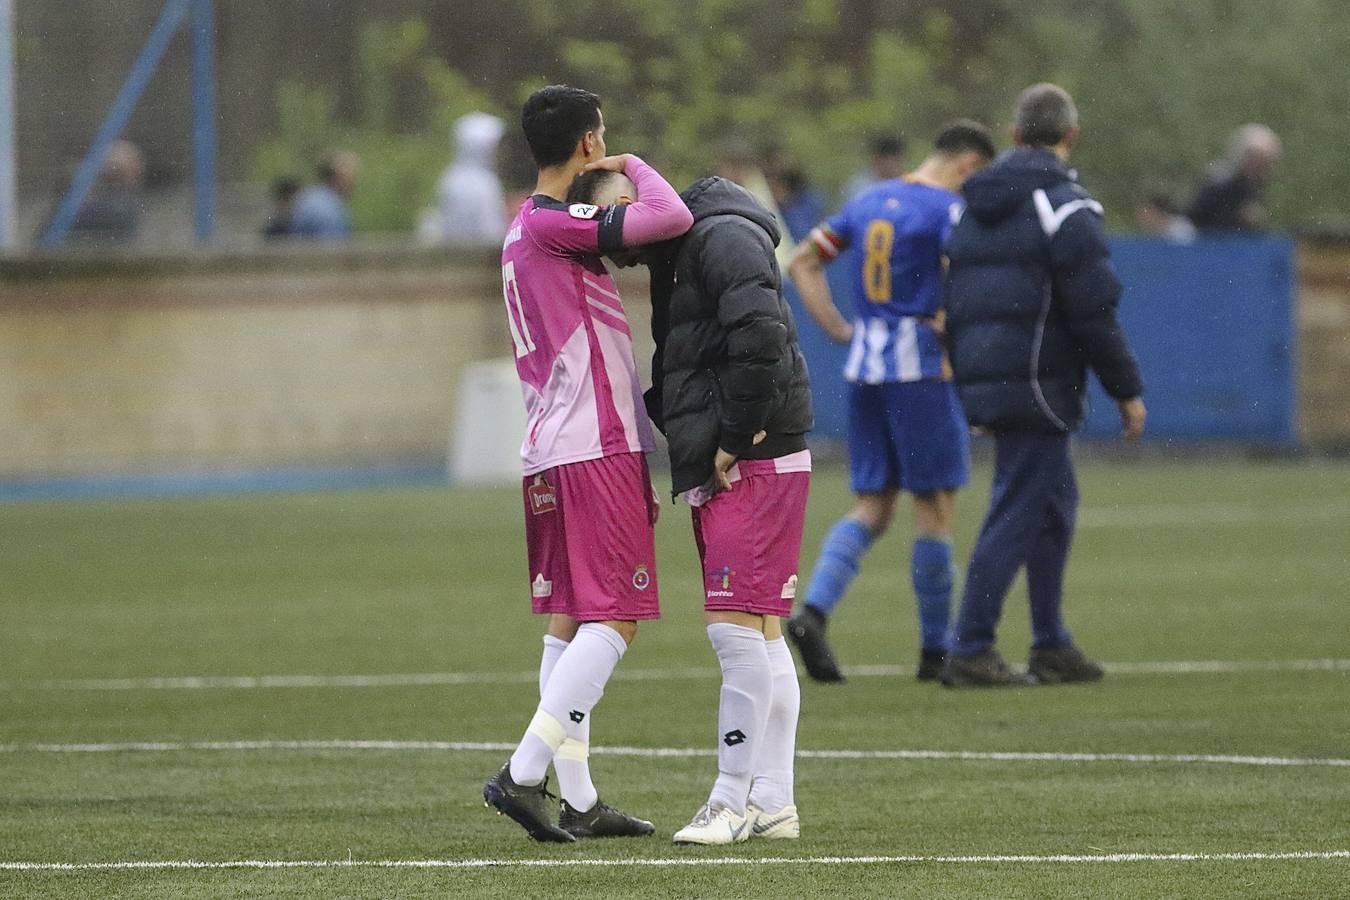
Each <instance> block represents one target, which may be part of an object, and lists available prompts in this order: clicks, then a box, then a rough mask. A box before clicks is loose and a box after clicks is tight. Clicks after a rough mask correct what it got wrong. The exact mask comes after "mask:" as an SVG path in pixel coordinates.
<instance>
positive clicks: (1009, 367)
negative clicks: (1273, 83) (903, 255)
mask: <svg viewBox="0 0 1350 900" xmlns="http://www.w3.org/2000/svg"><path fill="white" fill-rule="evenodd" d="M962 193H963V194H964V196H965V200H966V210H965V213H964V215H963V216H962V218H961V221H960V222H959V223H958V224H957V226H956V228H955V229H954V230H953V231H952V236H951V239H950V240H949V242H948V245H947V256H948V258H949V259H950V261H951V265H950V267H949V268H948V270H947V279H946V292H945V295H944V304H945V306H946V310H947V340H948V351H949V353H950V356H951V363H952V369H953V371H954V372H955V374H956V384H957V388H958V389H959V391H960V394H961V403H962V404H963V405H964V406H965V409H966V417H967V418H968V419H969V420H970V423H971V424H972V425H981V426H986V427H989V428H993V429H995V430H1000V429H1004V430H1023V431H1042V432H1069V431H1073V430H1074V429H1076V428H1077V427H1078V426H1079V425H1080V424H1082V421H1083V417H1084V410H1083V397H1084V392H1085V389H1086V380H1087V379H1086V368H1087V367H1089V366H1090V367H1091V368H1092V369H1093V371H1095V372H1096V373H1097V378H1098V379H1099V380H1100V381H1101V383H1102V386H1103V387H1104V388H1106V392H1107V393H1108V394H1110V395H1111V396H1112V397H1114V398H1116V399H1117V400H1125V399H1129V398H1132V397H1137V396H1139V395H1140V393H1141V392H1142V391H1143V384H1142V383H1141V381H1140V378H1139V369H1138V366H1137V365H1136V364H1135V360H1134V356H1133V355H1132V354H1131V353H1130V348H1129V345H1128V344H1127V343H1126V341H1125V335H1124V332H1123V331H1121V328H1120V322H1119V320H1118V319H1117V318H1116V306H1117V304H1118V303H1119V301H1120V282H1119V281H1118V280H1117V279H1116V275H1115V272H1114V271H1113V270H1112V268H1111V263H1110V260H1109V255H1108V254H1109V251H1108V249H1107V246H1106V235H1105V231H1104V229H1103V228H1102V217H1101V216H1102V208H1101V206H1100V205H1099V204H1098V203H1097V201H1095V200H1093V199H1092V198H1091V197H1090V196H1088V194H1087V192H1086V191H1084V190H1083V189H1082V188H1081V187H1079V186H1078V183H1077V182H1076V181H1075V180H1074V177H1073V175H1072V173H1070V172H1069V171H1068V170H1067V169H1066V168H1065V167H1064V164H1063V163H1062V162H1061V161H1060V160H1059V158H1058V157H1057V156H1055V154H1054V153H1052V152H1050V151H1049V150H1043V149H1038V148H1029V147H1022V148H1018V149H1016V150H1012V151H1010V152H1008V153H1006V154H1004V155H1003V156H1001V157H999V159H997V160H996V161H995V162H994V163H993V164H992V165H991V166H989V168H987V169H985V170H984V171H982V172H980V173H978V174H976V175H974V176H972V177H971V178H970V180H969V181H967V182H966V184H965V188H964V190H963V191H962Z"/></svg>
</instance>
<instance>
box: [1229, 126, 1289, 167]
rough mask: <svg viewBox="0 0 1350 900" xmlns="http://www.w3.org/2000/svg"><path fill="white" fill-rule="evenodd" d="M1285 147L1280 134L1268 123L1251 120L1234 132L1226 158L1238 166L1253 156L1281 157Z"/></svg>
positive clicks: (1233, 165)
mask: <svg viewBox="0 0 1350 900" xmlns="http://www.w3.org/2000/svg"><path fill="white" fill-rule="evenodd" d="M1283 149H1284V148H1283V146H1282V145H1281V144H1280V138H1279V135H1277V134H1276V133H1275V132H1274V131H1272V130H1271V128H1270V127H1269V126H1268V125H1261V124H1258V123H1256V122H1250V123H1248V124H1246V125H1243V126H1242V127H1241V128H1239V129H1238V130H1237V131H1235V132H1233V136H1232V138H1230V139H1229V141H1228V153H1227V154H1226V155H1225V157H1224V158H1225V160H1226V161H1227V163H1228V164H1229V165H1230V166H1232V167H1233V168H1238V167H1240V166H1241V165H1242V164H1243V163H1244V162H1246V161H1247V159H1248V158H1250V157H1252V156H1260V157H1262V158H1265V159H1270V160H1276V159H1279V158H1280V154H1281V153H1282V152H1283Z"/></svg>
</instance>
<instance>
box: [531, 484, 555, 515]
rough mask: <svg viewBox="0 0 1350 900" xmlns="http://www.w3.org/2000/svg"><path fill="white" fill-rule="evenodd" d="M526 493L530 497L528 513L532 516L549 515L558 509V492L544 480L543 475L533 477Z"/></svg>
mask: <svg viewBox="0 0 1350 900" xmlns="http://www.w3.org/2000/svg"><path fill="white" fill-rule="evenodd" d="M528 493H529V495H530V512H531V513H533V514H534V515H536V516H538V515H543V514H544V513H551V512H553V511H554V510H556V509H557V508H558V492H557V491H555V490H554V489H553V486H552V485H551V484H549V483H548V482H547V481H545V480H544V476H543V475H536V476H534V483H533V484H531V485H530V489H529V492H528Z"/></svg>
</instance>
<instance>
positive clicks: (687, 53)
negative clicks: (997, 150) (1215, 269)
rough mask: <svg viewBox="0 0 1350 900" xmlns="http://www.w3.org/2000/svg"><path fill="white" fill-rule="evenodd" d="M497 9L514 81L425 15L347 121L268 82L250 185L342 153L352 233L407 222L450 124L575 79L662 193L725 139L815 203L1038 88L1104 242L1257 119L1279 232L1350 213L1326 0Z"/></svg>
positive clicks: (383, 55)
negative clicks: (1060, 88) (1069, 111)
mask: <svg viewBox="0 0 1350 900" xmlns="http://www.w3.org/2000/svg"><path fill="white" fill-rule="evenodd" d="M500 15H501V18H502V21H503V22H506V21H510V22H511V23H513V27H512V28H511V31H510V33H509V34H504V35H502V36H500V42H501V46H502V47H503V48H504V49H505V50H506V51H508V52H509V53H510V57H511V59H512V61H513V66H514V68H511V69H505V70H504V69H502V68H500V67H496V68H493V69H491V70H490V71H489V70H487V69H486V68H485V66H486V63H485V62H484V61H483V59H482V58H478V57H475V58H474V59H468V58H466V57H463V56H456V57H454V58H453V60H452V61H451V62H447V61H446V59H445V58H444V57H443V56H442V55H438V54H437V53H436V52H433V49H432V38H431V37H430V34H429V30H428V28H427V26H426V24H425V23H424V22H423V21H422V20H419V19H408V20H404V21H397V22H392V23H377V24H374V25H371V26H368V27H367V28H366V30H365V32H364V33H363V34H362V36H361V39H360V41H359V61H360V66H361V79H360V84H361V97H360V99H359V107H360V108H359V110H358V111H357V113H356V114H355V115H354V116H351V117H349V118H350V121H346V120H344V121H342V122H339V121H337V120H336V119H335V118H334V110H335V108H336V103H335V101H334V97H333V95H332V93H331V92H330V90H329V89H328V88H326V87H305V86H303V85H299V84H295V83H287V84H284V85H282V86H281V88H280V90H279V91H278V110H279V114H280V115H279V132H278V135H277V137H276V138H275V139H274V140H273V141H271V142H269V144H268V145H267V146H265V147H263V148H262V149H261V150H260V151H259V154H258V163H257V166H256V171H257V172H258V174H259V175H260V176H262V177H266V176H267V175H270V174H274V173H276V172H278V171H282V170H287V171H291V172H295V171H308V169H309V167H310V166H311V165H312V160H313V158H314V156H315V154H316V153H317V152H321V151H322V149H323V148H326V147H329V146H332V145H333V144H334V143H335V142H346V143H350V144H351V145H352V146H353V147H356V148H357V149H364V151H365V156H366V160H365V163H366V168H365V171H364V174H363V177H362V182H361V187H360V188H359V189H358V190H359V194H358V196H357V197H356V198H354V201H353V205H354V210H355V213H356V218H357V221H358V224H359V226H360V227H362V228H366V229H370V228H407V227H409V226H410V224H411V221H412V219H413V217H414V215H415V211H416V209H417V208H418V207H419V206H421V205H424V204H425V203H427V202H428V200H429V197H430V193H429V192H430V189H431V185H432V183H433V182H434V180H435V175H436V173H437V172H438V171H439V170H440V168H441V167H442V166H443V165H444V162H445V158H446V156H447V155H448V148H447V146H446V141H445V139H444V135H445V130H446V128H447V126H448V124H449V122H450V121H452V120H453V118H454V117H455V116H456V115H458V114H460V113H462V112H465V111H468V110H470V109H487V110H490V111H493V110H495V111H501V110H514V109H516V108H518V106H519V104H520V102H522V101H523V100H524V99H525V97H526V96H528V94H529V93H530V91H532V90H534V89H535V88H537V87H539V86H541V85H543V84H547V83H552V82H560V81H565V82H570V83H574V84H581V85H584V86H586V87H588V88H591V89H592V90H595V91H597V92H598V93H600V94H601V95H602V96H603V97H604V99H605V117H606V121H607V123H608V124H609V129H610V130H609V136H610V143H611V146H612V147H613V148H614V149H615V150H616V151H618V150H633V151H636V152H639V153H642V154H644V155H646V156H648V157H650V158H651V159H652V161H653V162H655V163H657V164H658V165H659V166H660V167H661V168H662V169H663V171H666V172H667V173H668V174H669V175H670V176H671V177H672V179H673V180H675V181H676V182H680V183H683V182H686V181H689V180H691V179H693V178H695V177H698V176H700V175H703V174H706V173H707V172H708V171H710V170H711V169H712V168H713V165H714V156H715V153H716V148H717V145H718V143H719V141H720V139H721V138H723V137H725V136H727V135H729V134H733V133H734V134H736V135H738V136H740V137H743V138H745V139H748V140H749V141H751V142H752V143H753V144H756V145H760V146H765V145H770V144H777V145H779V146H781V147H782V148H783V149H784V150H786V151H787V153H788V154H789V156H792V157H795V158H796V159H797V160H798V161H799V162H800V163H801V164H802V166H803V167H804V169H805V170H806V172H807V173H808V175H809V176H810V177H811V178H812V179H813V180H814V181H815V182H816V183H817V185H818V186H820V187H821V188H823V189H824V190H825V191H826V192H827V193H828V192H831V191H833V190H835V189H837V188H838V187H840V186H841V185H842V184H844V183H845V182H846V181H847V180H848V179H849V178H850V177H851V176H852V175H853V174H854V172H855V171H856V170H857V169H858V168H859V166H861V165H862V162H863V157H864V154H865V147H864V142H865V136H866V135H867V134H868V133H870V132H873V131H877V130H890V131H900V132H902V133H904V134H906V135H907V136H908V137H909V138H910V141H911V146H912V148H913V149H912V151H911V156H912V157H913V159H912V161H913V162H917V161H918V157H919V156H921V155H922V153H923V148H924V146H925V144H926V141H927V139H928V138H929V136H930V135H931V134H932V133H933V131H934V130H935V129H936V128H937V127H938V126H939V125H940V124H941V123H942V122H943V121H945V120H947V119H951V118H954V117H957V116H969V117H973V118H976V119H980V120H982V121H984V122H986V124H989V125H990V126H991V127H993V128H994V129H995V130H996V132H997V133H999V134H1006V128H1007V125H1008V124H1009V119H1010V112H1011V106H1012V102H1013V100H1014V98H1015V97H1016V95H1017V93H1018V91H1020V89H1021V88H1023V87H1025V86H1026V85H1028V84H1031V83H1033V82H1036V81H1047V80H1049V81H1056V82H1058V83H1061V84H1063V85H1064V86H1065V87H1066V88H1068V89H1069V90H1070V91H1071V92H1073V93H1074V95H1075V98H1076V99H1077V100H1078V103H1079V107H1080V110H1081V112H1082V121H1083V139H1082V141H1081V143H1080V145H1079V149H1078V151H1077V153H1076V155H1075V159H1074V162H1075V164H1076V165H1077V166H1078V167H1079V169H1080V170H1081V171H1082V173H1083V179H1084V182H1085V183H1086V184H1087V185H1088V186H1089V187H1090V188H1091V189H1092V190H1093V191H1094V193H1096V194H1098V195H1099V196H1100V197H1101V198H1102V199H1103V200H1104V201H1105V202H1106V204H1107V209H1108V214H1109V215H1111V216H1112V217H1113V219H1114V222H1115V224H1116V225H1117V226H1121V225H1126V224H1127V223H1128V222H1129V218H1130V211H1131V208H1132V207H1133V205H1134V203H1135V202H1136V201H1137V200H1138V199H1139V197H1140V196H1141V194H1143V193H1144V192H1146V191H1150V190H1153V189H1166V190H1170V191H1172V192H1173V193H1174V194H1176V195H1178V196H1179V197H1181V198H1183V199H1184V198H1185V197H1186V196H1188V195H1189V193H1190V192H1191V191H1192V190H1193V188H1194V186H1195V184H1196V183H1197V182H1198V180H1199V178H1200V176H1201V175H1202V174H1203V172H1204V170H1205V168H1206V166H1207V165H1208V164H1209V163H1210V162H1211V161H1212V160H1214V159H1216V158H1217V157H1219V156H1220V155H1221V154H1222V151H1223V149H1224V146H1225V144H1226V142H1227V139H1228V136H1229V135H1230V134H1231V132H1232V131H1233V129H1235V128H1236V127H1237V126H1239V125H1241V124H1243V123H1244V122H1249V121H1262V122H1267V123H1268V124H1270V125H1271V126H1272V127H1274V128H1275V130H1276V131H1277V132H1278V133H1280V134H1281V135H1282V136H1283V137H1284V138H1285V142H1286V158H1285V161H1284V163H1283V164H1282V165H1281V167H1280V170H1279V172H1278V174H1277V178H1276V182H1275V184H1274V186H1273V187H1272V190H1271V195H1270V197H1269V198H1268V199H1269V202H1270V206H1271V208H1272V211H1273V213H1274V215H1275V222H1276V224H1280V225H1284V226H1298V225H1311V226H1326V225H1329V224H1333V223H1336V222H1342V223H1343V222H1345V221H1346V219H1347V216H1348V215H1350V169H1347V168H1346V167H1345V166H1343V165H1340V163H1339V159H1338V157H1337V156H1336V154H1334V153H1328V152H1325V148H1333V147H1339V146H1344V145H1345V144H1346V143H1347V142H1350V118H1347V117H1346V116H1345V115H1343V114H1342V111H1341V110H1342V107H1343V106H1344V102H1345V97H1344V94H1345V85H1344V79H1343V78H1339V77H1337V76H1336V75H1335V74H1334V73H1338V72H1339V71H1340V70H1341V69H1342V67H1343V60H1344V59H1345V58H1346V57H1347V55H1350V24H1348V23H1350V20H1347V19H1346V17H1345V16H1344V12H1343V9H1342V3H1341V2H1340V0H1287V2H1284V3H1280V4H1271V3H1268V2H1266V0H1184V2H1183V0H1098V2H1094V3H1091V4H1084V3H1081V2H1079V0H1043V2H1039V3H1035V4H1019V3H1013V2H1005V0H979V2H976V0H878V2H876V3H870V4H850V3H842V2H840V0H777V2H770V0H688V2H685V3H680V4H674V3H651V2H649V0H577V2H574V3H572V4H569V5H568V6H567V7H565V8H564V7H562V6H560V5H558V4H557V3H554V2H552V0H507V2H504V3H503V4H502V5H501V11H500ZM496 38H497V36H494V39H496ZM475 60H476V61H475ZM517 60H518V61H519V63H518V64H517V63H516V61H517ZM297 165H299V166H300V168H298V169H297V168H296V166H297Z"/></svg>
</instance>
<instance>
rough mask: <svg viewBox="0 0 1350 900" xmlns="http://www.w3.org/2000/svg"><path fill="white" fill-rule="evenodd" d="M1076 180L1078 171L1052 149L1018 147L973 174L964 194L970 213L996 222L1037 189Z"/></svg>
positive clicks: (981, 220) (1006, 215)
mask: <svg viewBox="0 0 1350 900" xmlns="http://www.w3.org/2000/svg"><path fill="white" fill-rule="evenodd" d="M1074 180H1076V175H1075V173H1073V172H1072V171H1070V170H1069V169H1068V168H1066V167H1065V165H1064V163H1063V162H1062V161H1061V160H1060V158H1059V157H1058V156H1056V155H1055V154H1054V153H1053V152H1052V151H1050V150H1046V149H1043V148H1040V147H1017V148H1014V149H1012V150H1009V151H1007V152H1006V153H1004V154H1002V155H1001V156H999V158H998V159H996V160H994V162H993V163H992V164H991V165H990V166H989V167H988V168H985V169H983V170H981V171H979V172H977V173H975V174H974V175H972V176H971V177H970V178H969V179H968V180H967V181H966V184H965V187H964V188H962V190H961V195H962V196H963V197H964V198H965V201H966V213H967V214H969V215H972V216H974V217H975V218H976V219H977V220H979V221H980V222H982V223H984V224H993V223H995V222H999V221H1002V220H1003V219H1006V218H1007V217H1008V216H1010V215H1012V214H1013V213H1015V212H1016V211H1017V210H1018V209H1020V208H1021V207H1022V205H1023V204H1025V203H1026V200H1027V198H1028V197H1029V196H1031V194H1033V193H1034V192H1035V191H1037V190H1040V189H1043V188H1050V187H1053V186H1055V185H1057V184H1063V183H1064V182H1066V181H1074Z"/></svg>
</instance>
